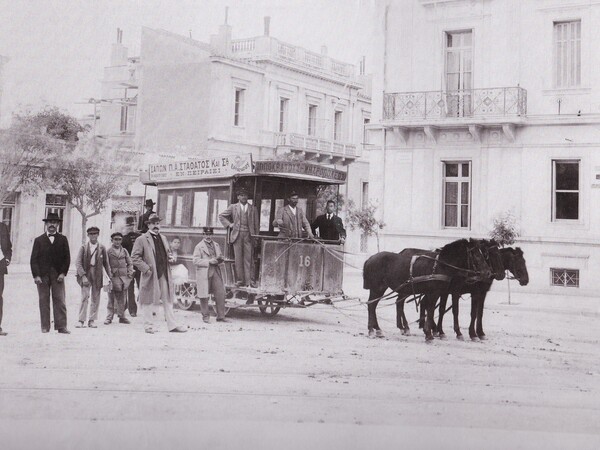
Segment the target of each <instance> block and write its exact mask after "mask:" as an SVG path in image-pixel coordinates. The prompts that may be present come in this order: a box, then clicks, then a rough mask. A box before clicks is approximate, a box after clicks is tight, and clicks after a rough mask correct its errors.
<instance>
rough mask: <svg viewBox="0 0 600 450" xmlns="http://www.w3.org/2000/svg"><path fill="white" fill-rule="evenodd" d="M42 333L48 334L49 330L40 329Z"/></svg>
mask: <svg viewBox="0 0 600 450" xmlns="http://www.w3.org/2000/svg"><path fill="white" fill-rule="evenodd" d="M42 333H50V330H49V329H48V328H42Z"/></svg>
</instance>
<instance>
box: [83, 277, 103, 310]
mask: <svg viewBox="0 0 600 450" xmlns="http://www.w3.org/2000/svg"><path fill="white" fill-rule="evenodd" d="M93 274H94V272H93V271H92V272H91V273H90V276H89V277H88V281H89V282H90V285H89V286H81V305H80V306H79V321H80V322H85V319H86V317H87V312H88V304H89V305H90V320H98V308H99V307H100V294H101V293H102V286H98V285H97V283H96V280H95V278H94V275H93ZM90 297H91V302H90Z"/></svg>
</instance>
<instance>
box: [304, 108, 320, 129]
mask: <svg viewBox="0 0 600 450" xmlns="http://www.w3.org/2000/svg"><path fill="white" fill-rule="evenodd" d="M318 108H319V105H316V104H314V103H309V104H308V111H307V124H308V126H307V129H306V134H307V135H308V136H316V135H317V117H318V112H319V109H318ZM311 111H314V117H312V118H311Z"/></svg>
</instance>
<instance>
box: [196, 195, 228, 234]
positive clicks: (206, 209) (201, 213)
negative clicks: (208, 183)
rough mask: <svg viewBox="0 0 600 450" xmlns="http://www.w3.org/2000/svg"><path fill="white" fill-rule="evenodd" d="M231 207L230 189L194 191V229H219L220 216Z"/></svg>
mask: <svg viewBox="0 0 600 450" xmlns="http://www.w3.org/2000/svg"><path fill="white" fill-rule="evenodd" d="M228 205H229V188H228V187H212V188H206V189H202V190H197V191H194V205H193V210H192V211H193V212H192V226H193V227H206V226H208V227H219V226H221V222H220V221H219V214H221V213H222V212H223V211H224V210H225V209H227V206H228Z"/></svg>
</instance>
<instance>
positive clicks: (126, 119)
mask: <svg viewBox="0 0 600 450" xmlns="http://www.w3.org/2000/svg"><path fill="white" fill-rule="evenodd" d="M122 101H123V103H122V104H121V125H120V128H119V129H120V130H121V132H123V133H124V132H130V133H131V132H133V131H135V113H136V109H137V105H136V102H137V96H135V97H132V98H128V97H127V89H125V94H124V95H123V99H122Z"/></svg>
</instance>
